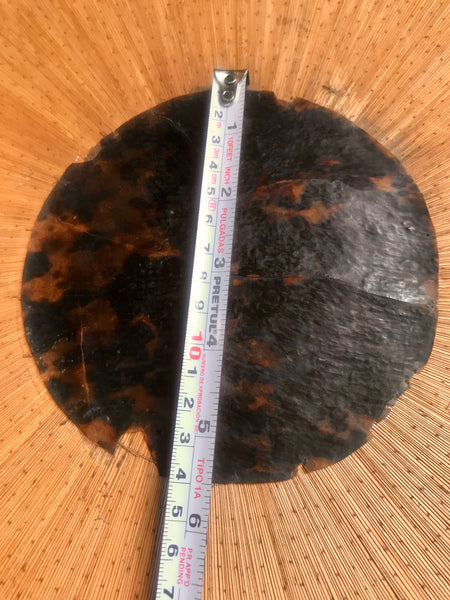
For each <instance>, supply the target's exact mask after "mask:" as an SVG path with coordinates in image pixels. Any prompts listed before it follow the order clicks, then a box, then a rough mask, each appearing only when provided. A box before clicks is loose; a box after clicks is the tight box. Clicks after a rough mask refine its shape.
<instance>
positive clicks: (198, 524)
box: [156, 70, 247, 600]
mask: <svg viewBox="0 0 450 600" xmlns="http://www.w3.org/2000/svg"><path fill="white" fill-rule="evenodd" d="M246 84H247V71H219V70H216V71H215V72H214V79H213V85H212V91H211V101H210V107H209V118H208V128H207V138H206V144H205V158H204V164H203V176H202V184H201V195H200V206H199V216H198V223H197V236H196V242H195V254H194V266H193V272H192V281H191V291H190V299H189V312H188V319H187V327H186V337H185V345H184V351H183V362H182V372H181V381H180V388H179V389H180V393H179V397H178V404H177V415H176V422H175V432H174V440H173V448H172V461H171V468H170V476H169V485H168V492H167V504H166V510H165V518H164V529H163V539H162V544H161V556H160V565H159V573H158V584H157V591H156V599H157V600H167V599H168V598H176V599H177V600H200V598H201V594H202V587H203V573H204V562H205V548H206V536H207V529H208V516H209V505H210V496H211V480H212V472H213V462H214V445H215V435H216V426H217V414H218V405H219V391H220V378H221V370H222V356H223V345H224V336H225V324H226V313H227V303H228V288H229V280H230V268H231V253H232V245H233V230H234V217H235V212H236V197H237V186H238V177H239V161H240V150H241V139H242V126H243V115H244V103H245V89H246Z"/></svg>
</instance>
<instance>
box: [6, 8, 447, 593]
mask: <svg viewBox="0 0 450 600" xmlns="http://www.w3.org/2000/svg"><path fill="white" fill-rule="evenodd" d="M0 16H1V18H2V32H1V34H0V57H1V60H0V81H1V86H2V94H1V97H0V107H1V109H0V110H1V115H2V136H1V139H0V169H1V172H2V181H3V186H2V190H1V192H0V193H1V204H0V210H1V216H2V220H1V227H0V244H1V245H0V247H1V249H2V252H1V253H0V265H1V266H0V268H1V274H2V286H1V292H0V293H1V301H0V324H1V328H2V335H1V336H0V339H1V342H0V344H1V346H0V353H1V354H0V357H1V362H0V365H1V367H0V381H1V385H0V389H1V407H2V410H1V413H0V461H1V468H2V477H1V485H2V492H1V497H0V498H1V502H0V516H1V521H0V522H1V535H0V556H1V558H2V560H1V561H0V563H1V565H0V598H5V599H8V600H9V599H10V598H11V599H12V598H29V599H33V600H36V599H37V600H39V599H40V598H51V599H53V598H54V599H58V598H73V599H75V598H76V599H78V600H81V599H86V600H87V599H92V598H95V599H101V598H120V599H123V598H125V599H127V598H129V599H131V598H139V599H141V598H142V599H144V598H146V597H147V595H148V592H149V590H150V589H151V585H152V578H153V567H154V554H155V549H156V544H157V533H158V519H159V517H160V502H161V499H160V498H161V496H160V492H161V481H160V479H159V477H158V474H157V471H156V468H155V466H154V465H153V464H152V463H151V462H150V461H149V460H148V450H147V448H146V445H145V442H144V440H143V437H142V436H141V435H140V434H138V433H129V434H126V437H124V438H122V445H121V446H120V447H119V448H118V450H117V451H116V453H115V455H114V456H113V457H110V456H107V455H106V454H105V453H104V451H102V450H100V449H97V448H94V447H92V446H90V445H88V443H87V442H84V441H83V440H82V439H81V437H80V435H79V433H78V431H77V429H76V428H75V426H73V425H72V424H71V423H70V422H69V421H67V420H66V419H65V418H64V416H63V415H62V413H61V412H60V411H59V409H58V408H57V407H55V405H54V403H53V402H52V400H51V399H50V398H49V395H48V392H47V391H46V389H45V387H44V384H43V382H42V381H41V378H40V376H39V374H38V372H37V370H36V368H35V366H34V363H33V361H32V359H31V356H30V352H29V349H28V346H27V344H26V342H25V337H24V332H23V326H22V318H21V314H20V302H19V294H20V280H21V275H22V268H23V262H24V258H25V252H26V247H27V243H28V239H29V235H30V231H31V227H32V225H33V223H34V221H35V218H36V216H37V214H38V212H39V210H40V208H41V206H42V203H43V202H44V200H45V198H46V197H47V196H48V194H49V192H50V190H51V189H52V188H53V187H54V186H55V183H56V181H57V180H58V178H59V177H60V176H61V174H62V173H63V171H64V170H65V168H66V167H67V165H68V164H70V163H72V162H77V161H82V160H83V159H84V157H85V155H86V153H87V152H88V150H89V149H90V148H91V147H93V146H94V145H95V144H96V143H97V141H98V140H99V138H100V137H102V136H103V135H106V134H108V133H109V132H110V131H112V130H114V129H115V128H117V127H118V126H119V125H121V124H122V123H123V122H125V121H126V120H128V119H130V118H131V117H133V116H134V115H135V114H137V113H139V112H142V111H144V110H146V109H148V108H150V107H152V106H154V105H156V104H158V103H159V102H162V101H164V100H168V99H170V98H172V97H174V96H179V95H181V94H185V93H189V92H191V91H192V90H193V89H195V88H199V87H200V88H202V87H206V86H207V85H209V82H210V78H211V73H212V69H213V68H214V67H223V68H232V67H235V68H248V69H249V71H250V78H251V83H252V87H253V88H254V89H267V90H272V91H274V92H275V93H276V95H277V96H278V97H279V98H283V99H285V100H287V101H289V100H292V99H293V98H295V97H304V98H306V99H307V100H309V101H312V102H316V103H318V104H321V105H323V106H326V107H328V108H332V109H334V110H336V111H338V112H340V113H341V114H343V115H344V116H346V117H347V118H349V119H351V120H352V121H354V122H355V123H356V125H358V126H359V127H361V128H362V129H364V130H365V131H367V132H368V133H369V134H370V135H372V136H373V137H374V138H376V139H377V140H378V141H379V142H380V143H381V144H383V145H384V146H385V147H386V148H387V149H388V150H389V151H390V152H392V153H393V154H394V155H395V156H397V158H399V159H400V160H401V161H402V162H403V163H404V165H405V167H406V169H407V170H408V172H409V173H410V175H411V176H412V177H413V179H414V180H415V182H416V183H417V185H418V186H419V188H420V190H421V192H422V193H423V195H424V198H425V201H426V203H427V207H428V210H429V212H430V215H431V218H432V221H433V224H434V227H435V230H436V235H437V242H438V249H439V256H440V298H439V320H438V329H437V335H436V340H435V345H434V349H433V352H432V355H431V358H430V361H429V362H428V364H427V366H426V367H425V369H424V370H423V371H422V372H421V373H420V374H418V375H416V376H415V377H414V378H413V380H412V384H411V387H410V388H409V390H408V391H407V392H406V393H405V394H404V395H403V396H402V398H401V399H400V401H399V402H398V403H397V405H396V406H395V409H394V410H393V412H392V414H391V415H390V417H389V419H388V420H387V421H385V422H384V423H383V425H382V426H381V427H378V428H376V429H375V431H374V433H373V435H372V437H371V439H370V441H369V443H368V444H366V445H365V446H363V447H362V448H361V449H360V450H359V451H358V452H357V453H355V454H354V455H352V456H351V457H349V458H347V459H345V460H344V461H343V462H341V463H339V464H337V465H334V466H333V467H330V468H329V469H326V470H324V471H319V472H316V473H313V474H308V475H304V474H299V475H298V476H297V477H296V478H295V479H293V480H290V481H286V482H278V483H271V484H263V485H228V486H217V487H215V488H214V489H213V497H212V507H211V517H210V532H209V545H208V549H207V565H206V573H205V590H204V597H205V599H214V600H215V599H222V598H223V599H226V598H233V599H238V598H252V599H253V598H254V599H257V598H258V599H259V598H270V599H272V598H286V599H292V600H294V599H297V598H305V599H308V600H309V599H310V598H315V599H317V600H322V599H327V600H328V599H333V600H338V599H339V600H344V599H346V598H347V599H354V598H364V599H366V598H377V599H379V598H381V599H387V600H391V599H392V600H394V599H396V600H397V599H404V600H409V599H411V598H415V599H416V598H417V599H419V600H434V599H436V600H437V599H438V598H439V599H441V598H448V597H450V576H449V572H448V558H449V556H450V534H449V521H450V519H449V517H450V512H449V498H448V490H449V487H450V486H449V483H450V474H449V468H448V464H449V461H448V459H449V450H450V433H449V425H450V376H449V370H450V360H449V359H450V355H449V350H448V344H449V338H450V334H449V331H450V329H449V327H450V282H449V278H450V225H449V223H450V198H449V191H450V183H449V176H448V173H449V166H450V164H449V163H450V160H449V158H450V157H449V151H448V140H449V124H450V95H449V78H448V74H449V69H448V64H449V59H450V27H449V25H450V6H449V5H448V3H447V2H444V1H438V0H435V1H433V0H430V2H427V3H423V2H422V1H421V0H410V1H407V0H403V1H402V0H400V1H399V2H397V3H395V4H390V3H383V2H378V1H377V0H367V1H361V2H356V1H355V0H353V1H348V0H342V1H339V0H328V1H326V0H313V1H311V2H294V1H293V0H291V1H288V2H284V1H283V2H278V1H270V0H261V1H259V2H257V1H251V2H248V3H242V2H237V1H231V0H224V1H216V0H214V1H212V2H211V1H209V2H207V1H206V0H197V1H194V0H187V1H186V2H183V3H178V2H163V1H155V0H154V1H152V2H150V3H149V2H144V1H143V0H135V1H133V2H124V3H120V2H113V0H107V1H105V2H102V3H97V2H94V1H93V0H86V1H78V0H76V1H75V2H72V3H68V2H63V1H62V0H49V1H48V2H46V3H44V5H42V6H36V5H35V3H32V2H27V1H25V0H13V1H11V2H4V3H2V4H1V6H0Z"/></svg>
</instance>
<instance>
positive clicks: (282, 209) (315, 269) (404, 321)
mask: <svg viewBox="0 0 450 600" xmlns="http://www.w3.org/2000/svg"><path fill="white" fill-rule="evenodd" d="M208 100H209V98H208V93H206V92H205V93H198V94H192V95H189V96H185V97H181V98H176V99H174V100H172V101H170V102H166V103H164V104H161V105H160V106H157V107H156V108H154V109H152V110H149V111H147V112H145V113H143V114H141V115H138V116H137V117H135V118H134V119H132V120H131V121H129V122H127V123H125V125H123V126H122V127H120V128H119V129H118V130H117V131H116V132H115V133H113V134H111V135H109V136H107V137H105V138H104V139H103V140H101V142H100V144H99V145H98V146H97V147H96V148H95V149H94V150H93V151H92V152H91V153H90V156H89V158H88V160H86V162H84V163H79V164H73V165H71V166H70V167H69V168H68V169H67V170H66V172H65V173H64V175H63V176H62V178H61V180H60V181H59V182H58V184H57V185H56V187H55V189H54V190H53V192H52V193H51V194H50V196H49V198H48V199H47V201H46V202H45V204H44V206H43V208H42V211H41V213H40V214H39V217H38V219H37V221H36V224H35V226H34V229H33V232H32V235H31V240H30V244H29V248H28V254H27V258H26V263H25V268H24V275H23V296H22V303H23V313H24V321H25V329H26V335H27V338H28V341H29V344H30V347H31V349H32V352H33V355H34V357H35V359H36V362H37V364H38V367H39V369H40V372H41V374H42V377H43V378H44V381H45V383H46V385H47V388H48V389H49V391H50V393H51V394H52V396H53V398H54V399H55V400H56V402H57V403H58V405H59V406H60V407H61V408H62V410H63V411H64V412H65V413H66V415H67V416H68V417H69V418H70V419H71V420H72V421H73V422H74V423H76V424H77V425H78V427H79V428H80V429H81V430H82V431H83V432H84V434H85V435H87V436H88V437H89V438H90V439H91V440H93V441H95V442H97V443H98V444H100V445H102V446H103V447H105V448H107V449H108V450H110V451H113V450H114V447H115V445H116V442H117V440H118V439H119V437H120V435H121V434H122V433H123V432H124V431H126V430H127V429H128V428H129V427H130V426H133V425H134V426H138V427H141V428H142V429H143V430H144V432H145V434H146V438H147V441H148V446H149V449H150V451H151V454H152V456H153V457H154V459H155V461H156V463H157V466H158V469H159V472H160V473H161V474H167V469H168V463H169V456H170V446H171V431H172V426H173V420H174V405H175V402H176V396H177V386H178V380H179V366H180V365H179V363H180V355H181V351H182V348H181V344H182V340H183V338H184V323H185V316H186V315H185V311H186V305H187V302H186V297H187V287H188V283H189V277H190V264H191V261H192V251H193V232H194V228H195V221H196V206H197V198H198V187H199V173H200V172H201V163H202V158H203V157H202V147H203V140H204V135H205V125H206V115H207V106H208ZM244 127H245V129H244V139H243V145H242V162H241V178H240V181H241V184H240V193H239V198H238V207H237V217H236V234H235V242H234V250H233V265H232V277H231V289H230V297H229V309H228V321H227V330H226V347H225V354H224V367H223V376H222V387H221V400H220V410H219V424H218V437H217V446H216V455H215V471H214V481H216V482H228V481H244V482H247V481H269V480H277V479H285V478H287V477H290V476H291V474H292V472H293V470H294V469H295V468H296V466H297V465H298V464H300V463H303V464H304V465H305V467H306V468H307V469H313V468H317V467H319V466H323V465H325V464H329V463H332V462H335V461H338V460H341V459H342V458H344V457H345V456H347V455H348V454H350V453H351V452H353V451H354V450H356V449H357V448H359V447H360V446H361V445H362V444H363V443H364V442H365V441H366V440H367V435H368V433H369V431H370V429H371V427H372V425H373V424H374V423H375V422H376V421H377V420H379V419H380V418H381V417H382V416H383V414H385V412H386V408H387V407H389V406H391V405H392V404H393V403H394V401H395V400H396V398H397V397H398V396H399V394H401V392H402V391H403V390H405V388H406V386H407V382H408V380H409V379H410V377H411V376H412V375H413V374H414V373H415V372H416V371H417V370H418V369H420V368H421V367H422V366H423V364H424V363H425V362H426V360H427V358H428V356H429V354H430V351H431V347H432V343H433V338H434V331H435V325H436V309H435V304H436V296H437V253H436V244H435V237H434V231H433V227H432V224H431V222H430V218H429V215H428V212H427V209H426V206H425V203H424V200H423V197H422V195H421V194H420V192H419V190H418V189H417V187H416V185H415V184H414V182H413V181H412V180H411V178H410V177H409V176H408V175H407V173H406V172H405V170H404V168H403V167H402V166H401V164H400V163H399V162H398V161H397V160H395V159H394V158H393V157H392V156H390V155H389V154H388V153H387V152H386V151H385V150H384V149H383V148H381V147H380V146H379V145H378V144H377V143H376V142H374V140H372V139H371V138H370V137H369V136H368V135H367V134H365V133H364V132H363V131H362V130H360V129H359V128H357V127H355V126H354V125H352V123H350V122H349V121H348V120H346V119H344V118H342V117H340V116H338V115H337V114H335V113H333V112H331V111H329V110H326V109H324V108H321V107H319V106H316V105H314V104H311V103H309V102H307V101H305V100H296V101H294V102H293V103H292V104H288V103H282V102H279V101H278V100H277V99H276V98H275V97H274V96H273V94H270V93H262V92H248V93H247V104H246V110H245V123H244Z"/></svg>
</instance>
